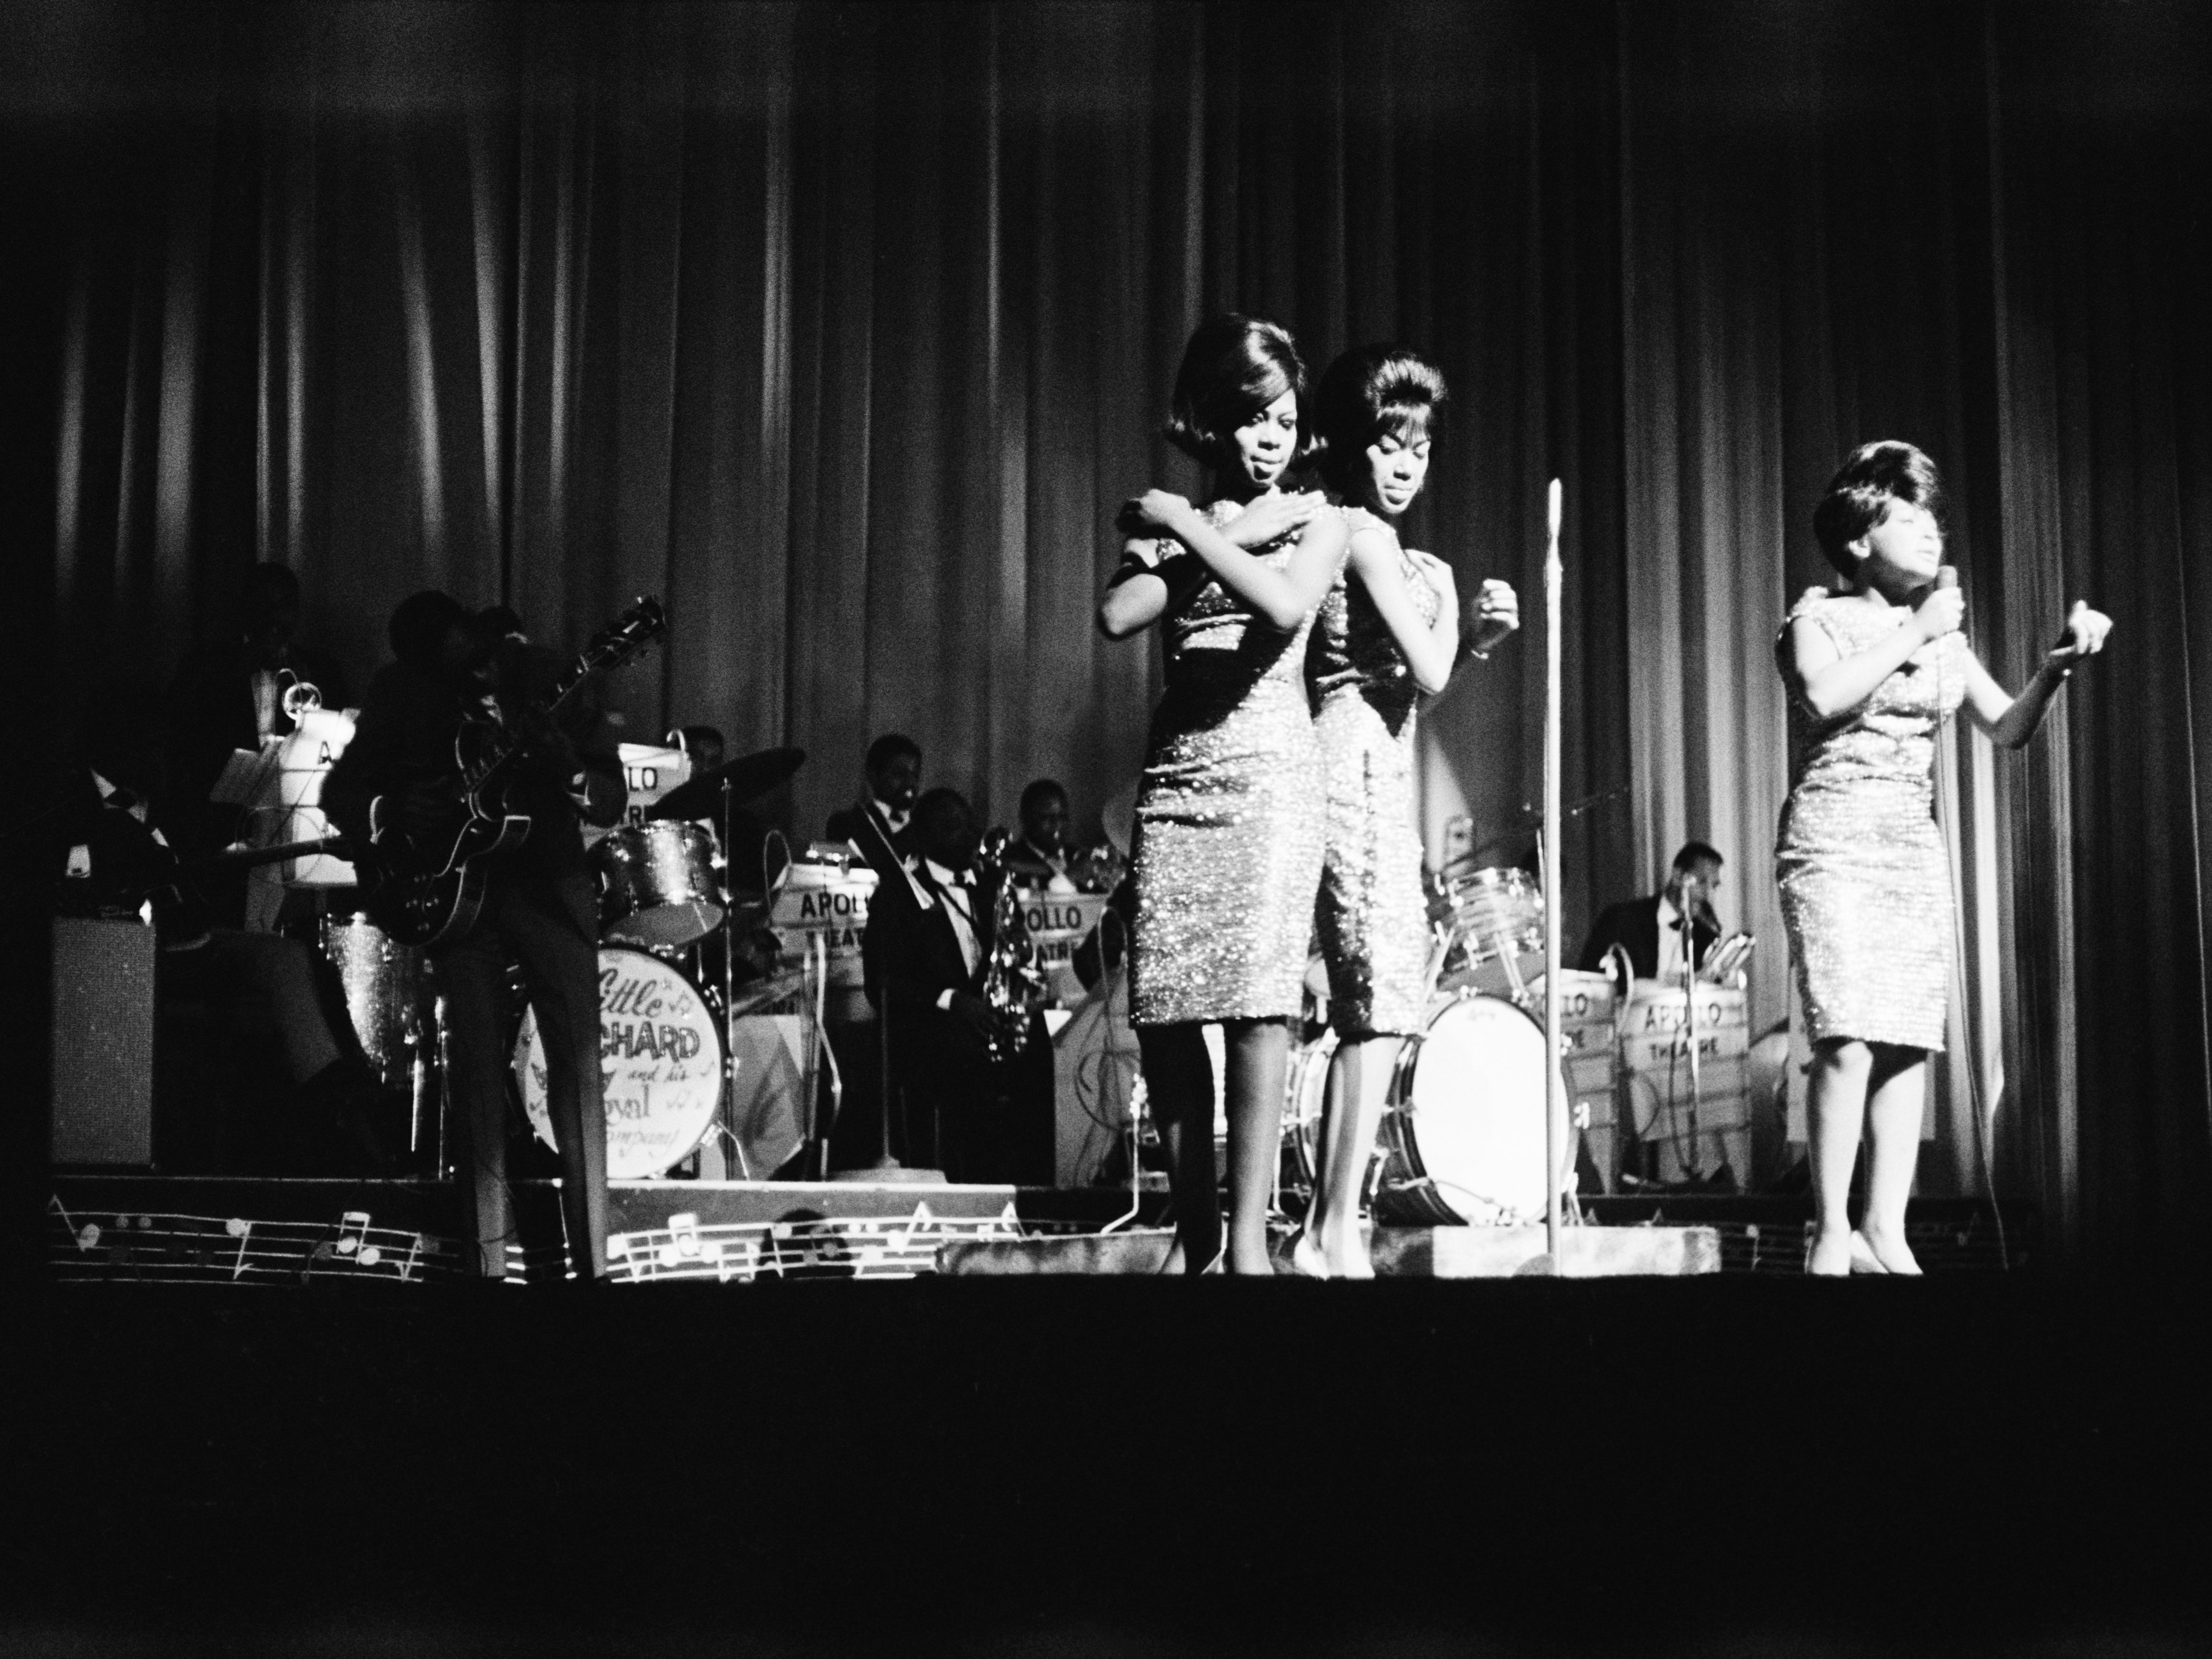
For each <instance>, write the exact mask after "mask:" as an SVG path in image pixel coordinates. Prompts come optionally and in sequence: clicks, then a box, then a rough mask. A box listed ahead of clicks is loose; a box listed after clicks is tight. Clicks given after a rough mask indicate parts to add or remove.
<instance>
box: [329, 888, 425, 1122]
mask: <svg viewBox="0 0 2212 1659" xmlns="http://www.w3.org/2000/svg"><path fill="white" fill-rule="evenodd" d="M319 933H320V942H321V945H322V947H323V955H324V956H325V957H326V958H328V959H329V961H330V963H331V966H332V967H333V968H335V969H337V975H338V983H339V985H340V986H341V987H343V989H344V993H345V1006H346V1016H347V1018H349V1019H350V1020H351V1021H352V1022H353V1034H354V1036H356V1038H358V1039H359V1040H360V1042H361V1051H362V1055H363V1056H364V1057H365V1058H366V1059H367V1060H368V1064H369V1069H370V1070H372V1071H374V1073H376V1078H377V1081H378V1082H380V1083H381V1084H382V1085H384V1086H385V1087H386V1088H387V1089H400V1088H404V1087H406V1086H407V1085H408V1084H409V1082H410V1079H411V1076H412V1073H413V1071H414V1065H415V1059H416V1055H417V1054H419V1053H420V1052H421V1050H422V1034H423V1030H424V1029H425V1028H424V1023H423V1018H422V951H419V950H417V949H416V948H415V947H413V946H412V945H402V944H400V943H398V941H397V940H396V939H392V936H391V935H390V934H388V933H386V932H385V931H384V930H383V929H382V928H381V927H378V926H377V925H376V924H375V923H374V922H373V921H370V920H369V919H368V917H367V916H362V915H352V916H325V917H324V918H323V925H322V927H321V928H320V930H319Z"/></svg>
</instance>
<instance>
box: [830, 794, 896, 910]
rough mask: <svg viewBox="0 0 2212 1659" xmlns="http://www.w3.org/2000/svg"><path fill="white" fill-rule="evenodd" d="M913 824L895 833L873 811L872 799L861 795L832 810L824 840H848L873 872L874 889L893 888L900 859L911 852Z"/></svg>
mask: <svg viewBox="0 0 2212 1659" xmlns="http://www.w3.org/2000/svg"><path fill="white" fill-rule="evenodd" d="M913 832H914V825H913V823H911V822H909V823H908V825H907V827H906V828H905V829H902V830H900V831H899V832H898V833H897V834H896V835H893V834H892V833H891V828H890V825H889V824H888V823H884V816H883V814H882V813H880V812H878V811H876V804H875V802H873V801H872V800H869V799H866V798H865V797H863V798H862V799H860V800H859V801H857V802H855V803H854V805H850V806H848V807H846V808H845V809H844V810H843V811H837V812H832V813H831V814H830V815H829V823H827V824H825V825H824V826H823V831H822V835H823V840H825V841H849V842H852V843H853V845H854V846H855V847H857V848H860V856H861V857H862V858H864V859H866V860H867V861H868V868H870V869H871V870H872V871H874V872H876V879H877V882H878V891H882V890H884V889H885V888H890V887H896V886H897V885H898V884H900V883H901V882H902V881H903V880H904V879H905V878H903V877H902V876H901V875H900V874H899V871H900V869H901V868H902V867H903V863H904V860H906V859H907V858H908V857H909V856H910V855H911V854H913V852H914V846H913Z"/></svg>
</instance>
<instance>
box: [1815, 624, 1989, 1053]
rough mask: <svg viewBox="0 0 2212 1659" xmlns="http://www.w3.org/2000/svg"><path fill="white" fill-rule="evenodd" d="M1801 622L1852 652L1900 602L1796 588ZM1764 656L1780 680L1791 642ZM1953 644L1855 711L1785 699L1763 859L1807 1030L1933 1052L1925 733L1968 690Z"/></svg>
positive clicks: (1937, 925) (1942, 961) (1937, 648)
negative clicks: (1770, 835)
mask: <svg viewBox="0 0 2212 1659" xmlns="http://www.w3.org/2000/svg"><path fill="white" fill-rule="evenodd" d="M1905 615H1906V612H1905V611H1904V610H1903V609H1902V608H1900V607H1894V606H1892V607H1877V606H1875V605H1869V604H1868V603H1866V601H1864V600H1863V599H1836V598H1832V597H1831V596H1830V594H1829V593H1828V592H1827V590H1826V588H1820V587H1815V588H1812V589H1810V590H1808V592H1807V593H1806V595H1805V597H1804V598H1803V599H1800V600H1799V601H1798V602H1797V605H1796V609H1794V610H1793V611H1791V612H1790V620H1791V621H1792V622H1793V623H1794V622H1795V621H1796V619H1797V618H1799V617H1810V618H1812V619H1813V621H1814V622H1815V623H1818V624H1819V625H1820V629H1821V630H1822V631H1823V632H1825V633H1826V635H1828V637H1829V639H1830V640H1831V641H1833V643H1834V645H1835V647H1836V651H1837V653H1838V655H1839V656H1845V657H1849V656H1853V655H1856V654H1857V653H1859V652H1861V651H1863V650H1865V649H1867V648H1868V647H1869V646H1872V645H1875V643H1877V642H1878V641H1881V639H1883V638H1884V637H1885V636H1887V635H1889V634H1891V633H1893V632H1894V631H1895V630H1896V629H1897V627H1898V625H1899V623H1901V622H1903V621H1904V620H1905ZM1775 654H1776V657H1777V659H1778V661H1779V662H1780V663H1781V665H1782V666H1783V669H1784V681H1785V683H1788V682H1790V679H1791V676H1790V673H1789V668H1790V629H1788V628H1786V627H1785V628H1784V629H1783V632H1782V635H1781V638H1780V639H1779V640H1778V641H1776V644H1775ZM1967 662H1968V652H1967V648H1966V640H1965V636H1964V635H1960V634H1956V633H1953V634H1947V635H1944V636H1943V637H1942V639H1940V640H1938V641H1936V643H1935V644H1933V645H1931V646H1927V647H1923V648H1922V649H1921V650H1920V651H1919V652H1917V653H1916V654H1915V655H1914V656H1913V657H1912V658H1911V660H1909V661H1908V662H1906V663H1905V665H1904V666H1903V667H1901V668H1899V670H1898V671H1896V672H1895V673H1893V674H1892V675H1891V676H1890V677H1889V678H1887V679H1886V680H1884V681H1883V682H1882V683H1881V684H1880V685H1879V686H1877V687H1876V688H1875V693H1874V695H1873V696H1871V697H1869V698H1868V699H1867V701H1866V702H1863V703H1861V704H1860V705H1859V706H1858V707H1857V708H1853V709H1850V710H1849V711H1847V712H1846V713H1844V714H1838V715H1836V716H1834V717H1833V718H1832V719H1828V720H1822V719H1820V717H1819V716H1817V715H1816V714H1814V713H1813V711H1812V710H1811V709H1810V708H1807V707H1806V706H1805V704H1804V702H1803V700H1802V698H1800V697H1798V696H1796V694H1795V692H1794V691H1793V692H1792V694H1791V696H1790V799H1788V800H1787V801H1786V802H1785V803H1784V805H1783V808H1782V826H1781V833H1780V836H1779V837H1778V841H1777V842H1776V846H1775V852H1774V863H1775V872H1776V875H1777V876H1778V878H1779V880H1780V883H1781V888H1782V921H1783V925H1784V927H1785V928H1786V929H1787V930H1788V932H1789V935H1790V957H1791V959H1792V960H1793V961H1794V962H1795V963H1796V971H1797V988H1798V992H1799V994H1800V995H1801V996H1802V999H1803V1000H1804V1005H1805V1022H1806V1029H1807V1034H1808V1036H1809V1037H1810V1038H1811V1040H1812V1041H1814V1042H1823V1041H1826V1040H1827V1039H1830V1038H1838V1037H1855V1038H1858V1039H1860V1040H1862V1041H1863V1042H1889V1043H1895V1044H1898V1045H1899V1046H1900V1047H1903V1048H1927V1049H1935V1050H1940V1049H1941V1048H1942V1047H1943V1013H1944V1007H1945V1001H1946V998H1947V996H1948V992H1949V988H1950V976H1951V937H1952V932H1953V923H1952V906H1951V877H1950V864H1949V860H1948V855H1947V854H1946V853H1945V851H1944V847H1943V838H1942V834H1941V832H1940V831H1939V830H1938V829H1936V818H1935V795H1936V786H1935V779H1934V768H1935V761H1936V732H1937V730H1938V729H1939V728H1940V727H1941V726H1942V723H1943V721H1944V720H1948V719H1949V718H1950V716H1951V715H1952V714H1954V712H1956V710H1957V708H1958V707H1959V704H1960V701H1961V700H1962V699H1963V698H1964V697H1965V696H1966V665H1967Z"/></svg>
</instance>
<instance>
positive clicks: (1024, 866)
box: [1006, 778, 1075, 892]
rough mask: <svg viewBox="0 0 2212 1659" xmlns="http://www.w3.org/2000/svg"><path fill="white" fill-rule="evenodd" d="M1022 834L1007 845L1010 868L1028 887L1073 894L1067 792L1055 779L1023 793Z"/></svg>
mask: <svg viewBox="0 0 2212 1659" xmlns="http://www.w3.org/2000/svg"><path fill="white" fill-rule="evenodd" d="M1021 819H1022V833H1021V834H1020V835H1019V836H1017V837H1016V838H1015V839H1013V840H1012V841H1010V842H1007V843H1006V868H1007V869H1008V870H1010V871H1011V872H1013V875H1014V877H1015V878H1016V879H1017V880H1018V881H1020V882H1021V883H1022V884H1023V885H1024V886H1035V887H1044V886H1050V885H1052V884H1053V883H1054V881H1055V880H1057V881H1058V882H1059V883H1060V886H1058V887H1056V888H1054V890H1055V891H1059V892H1073V891H1074V890H1075V882H1074V879H1073V877H1072V875H1071V873H1070V872H1069V870H1068V854H1069V850H1070V849H1069V848H1068V844H1067V791H1066V790H1065V789H1063V788H1062V787H1060V784H1059V783H1058V782H1057V781H1055V780H1054V779H1051V778H1039V779H1037V780H1036V781H1035V782H1034V783H1032V784H1030V787H1028V788H1026V789H1024V790H1023V791H1022V804H1021Z"/></svg>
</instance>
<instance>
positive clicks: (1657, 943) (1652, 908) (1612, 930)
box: [1578, 841, 1723, 995]
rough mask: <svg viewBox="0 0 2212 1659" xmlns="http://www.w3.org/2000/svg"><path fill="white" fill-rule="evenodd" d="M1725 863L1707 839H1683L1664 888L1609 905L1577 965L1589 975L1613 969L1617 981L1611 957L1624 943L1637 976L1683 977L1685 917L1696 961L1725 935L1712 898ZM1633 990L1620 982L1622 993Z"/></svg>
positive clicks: (1649, 977)
mask: <svg viewBox="0 0 2212 1659" xmlns="http://www.w3.org/2000/svg"><path fill="white" fill-rule="evenodd" d="M1722 863H1723V860H1722V858H1721V855H1720V854H1719V853H1717V852H1716V851H1715V850H1714V849H1713V848H1711V847H1709V846H1708V845H1706V844H1705V842H1701V841H1692V842H1684V843H1683V845H1682V850H1681V851H1680V852H1679V853H1677V854H1674V867H1673V868H1672V869H1671V870H1670V871H1669V872H1668V876H1667V884H1666V886H1665V887H1664V888H1663V889H1662V890H1660V891H1659V892H1657V893H1655V894H1653V895H1652V896H1650V897H1649V898H1640V899H1629V900H1626V901H1625V902H1622V903H1620V904H1615V905H1611V906H1608V907H1607V909H1606V910H1605V912H1604V914H1602V915H1600V916H1599V917H1598V919H1597V925H1596V926H1595V927H1592V928H1591V929H1590V931H1589V938H1588V939H1585V940H1584V941H1583V953H1582V957H1581V960H1580V962H1579V963H1578V965H1579V966H1580V967H1581V968H1582V969H1583V971H1584V972H1585V973H1592V974H1596V973H1607V972H1611V973H1613V975H1614V978H1615V980H1616V981H1618V980H1619V974H1618V971H1617V970H1616V969H1611V968H1608V966H1607V961H1606V958H1607V953H1608V952H1609V951H1612V949H1613V947H1614V946H1615V945H1619V946H1620V948H1621V950H1623V951H1626V953H1627V957H1628V960H1629V963H1630V965H1631V968H1632V970H1633V973H1634V975H1635V977H1636V978H1638V979H1661V980H1679V979H1680V977H1681V975H1682V953H1683V951H1684V949H1685V948H1687V949H1688V950H1689V951H1690V952H1691V953H1692V957H1694V959H1695V962H1696V963H1704V961H1705V957H1706V955H1707V954H1708V953H1709V952H1710V951H1711V950H1712V948H1713V945H1715V943H1716V942H1717V941H1718V939H1720V936H1721V924H1720V918H1719V916H1718V915H1716V914H1715V912H1714V910H1713V906H1712V896H1713V895H1714V894H1715V893H1717V892H1718V891H1719V890H1720V884H1721V866H1722ZM1685 924H1687V927H1688V939H1687V945H1686V946H1685V940H1684V927H1685ZM1628 988H1629V987H1627V986H1626V985H1620V986H1619V989H1620V992H1621V994H1623V995H1626V994H1627V992H1628Z"/></svg>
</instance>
